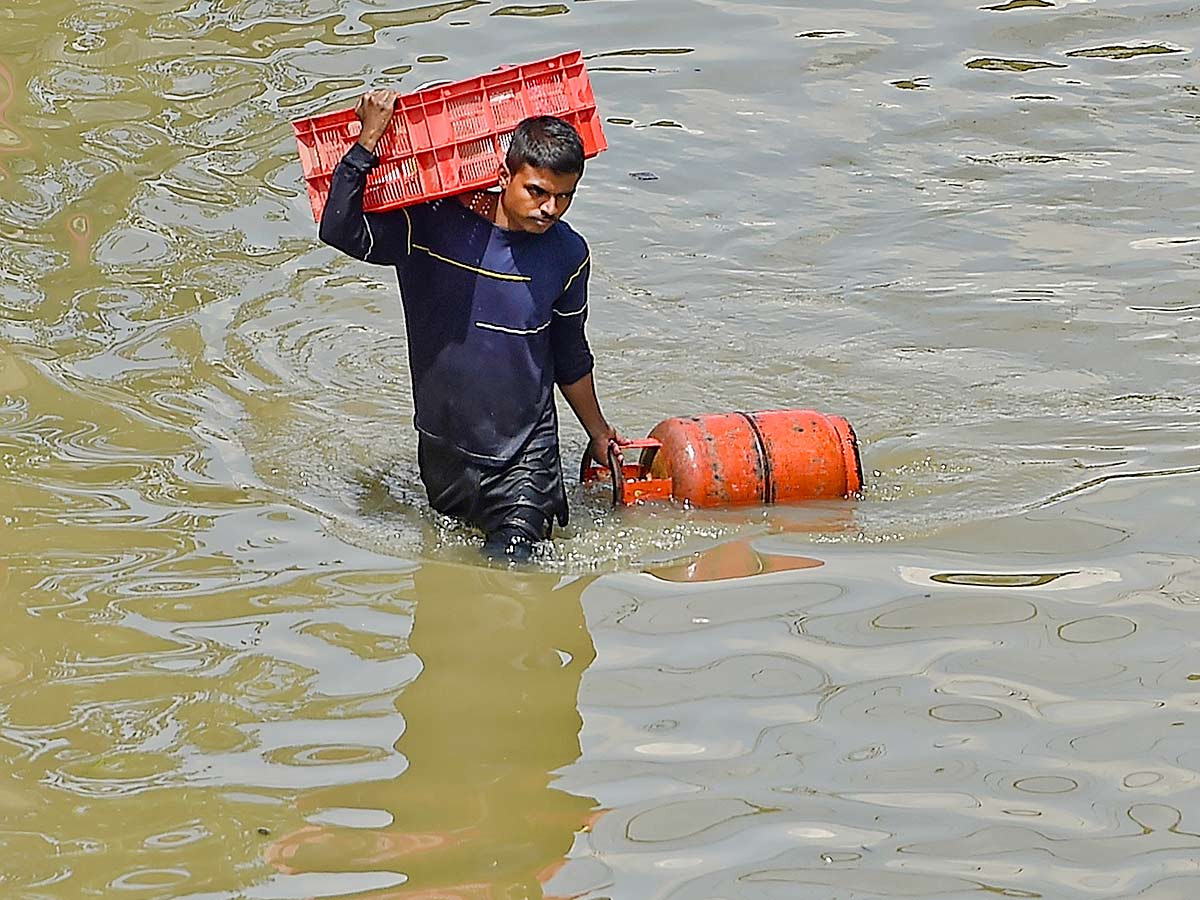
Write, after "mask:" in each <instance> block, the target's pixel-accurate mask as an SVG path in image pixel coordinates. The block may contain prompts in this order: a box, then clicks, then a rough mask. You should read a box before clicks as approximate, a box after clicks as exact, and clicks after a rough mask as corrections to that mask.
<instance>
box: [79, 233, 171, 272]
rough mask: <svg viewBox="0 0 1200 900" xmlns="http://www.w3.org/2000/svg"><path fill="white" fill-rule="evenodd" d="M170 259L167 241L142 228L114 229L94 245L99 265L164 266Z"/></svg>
mask: <svg viewBox="0 0 1200 900" xmlns="http://www.w3.org/2000/svg"><path fill="white" fill-rule="evenodd" d="M170 257H171V253H170V245H169V244H168V243H167V240H166V239H165V238H164V237H162V235H159V234H155V233H154V232H153V231H147V230H145V229H144V228H120V229H116V230H114V231H111V232H109V234H108V235H106V236H105V237H104V238H103V239H102V240H101V241H100V242H99V244H97V245H96V261H97V262H98V263H100V264H101V265H109V266H120V265H138V266H149V265H155V264H157V265H165V264H166V263H167V262H168V261H169V260H170Z"/></svg>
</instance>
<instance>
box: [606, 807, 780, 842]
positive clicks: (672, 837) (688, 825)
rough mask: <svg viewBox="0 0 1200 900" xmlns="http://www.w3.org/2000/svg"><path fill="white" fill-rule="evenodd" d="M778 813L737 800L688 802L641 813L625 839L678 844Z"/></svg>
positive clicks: (629, 827) (632, 821)
mask: <svg viewBox="0 0 1200 900" xmlns="http://www.w3.org/2000/svg"><path fill="white" fill-rule="evenodd" d="M774 811H775V810H772V809H768V808H764V807H760V806H754V805H752V804H750V803H747V802H745V801H744V800H736V799H712V800H685V801H683V802H681V803H668V804H666V805H664V806H658V807H655V808H654V809H650V810H647V811H646V812H643V813H638V814H637V815H636V816H634V817H633V818H632V819H630V820H629V824H628V825H627V826H626V827H625V836H626V837H628V838H629V840H631V841H634V842H637V843H653V842H658V841H676V840H679V839H681V838H686V837H691V836H693V835H696V834H699V833H700V832H702V831H707V830H708V829H710V828H713V827H715V826H717V825H720V824H721V823H722V822H730V821H732V820H734V819H740V818H742V817H744V816H753V815H757V814H759V813H763V812H774Z"/></svg>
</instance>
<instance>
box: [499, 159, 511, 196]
mask: <svg viewBox="0 0 1200 900" xmlns="http://www.w3.org/2000/svg"><path fill="white" fill-rule="evenodd" d="M496 174H497V176H498V177H499V179H500V189H501V190H504V189H505V188H507V187H508V183H509V182H510V181H512V175H510V174H509V172H508V166H507V165H505V164H504V163H500V170H499V171H498V172H497V173H496Z"/></svg>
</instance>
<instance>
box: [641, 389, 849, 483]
mask: <svg viewBox="0 0 1200 900" xmlns="http://www.w3.org/2000/svg"><path fill="white" fill-rule="evenodd" d="M650 437H652V438H655V439H657V440H658V441H659V442H660V443H661V444H662V447H661V448H660V449H659V450H658V451H657V452H656V453H655V454H654V458H653V459H652V460H650V475H651V476H652V477H653V478H656V479H658V478H661V479H670V481H671V495H672V496H673V497H674V498H675V499H676V500H681V501H686V502H688V503H690V504H692V506H700V507H710V506H747V505H751V504H758V503H788V502H793V501H797V500H828V499H834V498H837V497H846V496H848V495H850V494H854V493H857V492H858V491H859V490H861V488H862V465H861V463H860V461H859V457H858V439H857V438H856V437H855V434H854V429H853V428H851V427H850V423H849V422H847V421H846V420H845V419H843V418H842V417H841V416H827V415H824V414H823V413H819V412H815V411H814V410H811V409H794V410H789V409H781V410H768V411H765V412H752V413H742V412H734V413H724V414H720V415H708V416H692V417H690V418H677V419H667V420H666V421H663V422H659V423H658V425H656V426H655V427H654V430H653V431H651V432H650Z"/></svg>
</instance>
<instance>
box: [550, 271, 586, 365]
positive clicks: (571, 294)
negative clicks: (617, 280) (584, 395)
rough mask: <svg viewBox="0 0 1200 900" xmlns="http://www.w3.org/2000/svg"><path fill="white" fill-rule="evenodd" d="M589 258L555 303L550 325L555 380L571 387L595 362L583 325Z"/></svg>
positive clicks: (584, 320)
mask: <svg viewBox="0 0 1200 900" xmlns="http://www.w3.org/2000/svg"><path fill="white" fill-rule="evenodd" d="M591 268H592V264H591V256H590V255H589V256H586V257H584V260H583V262H582V263H580V265H579V268H578V269H577V270H576V271H575V274H574V275H572V276H571V279H570V281H568V282H567V286H566V288H564V290H563V292H562V295H561V296H560V297H559V298H558V300H557V301H555V303H554V313H553V316H552V318H551V322H550V350H551V352H552V353H553V355H554V380H555V381H556V382H557V383H558V384H574V383H575V382H576V381H578V380H579V379H580V378H582V377H583V376H584V375H587V374H588V373H589V372H591V371H592V367H593V365H594V360H593V358H592V350H591V348H590V347H588V342H587V336H586V335H585V334H584V330H583V326H584V323H585V322H586V321H587V306H588V295H587V286H588V276H589V275H590V274H591Z"/></svg>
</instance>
